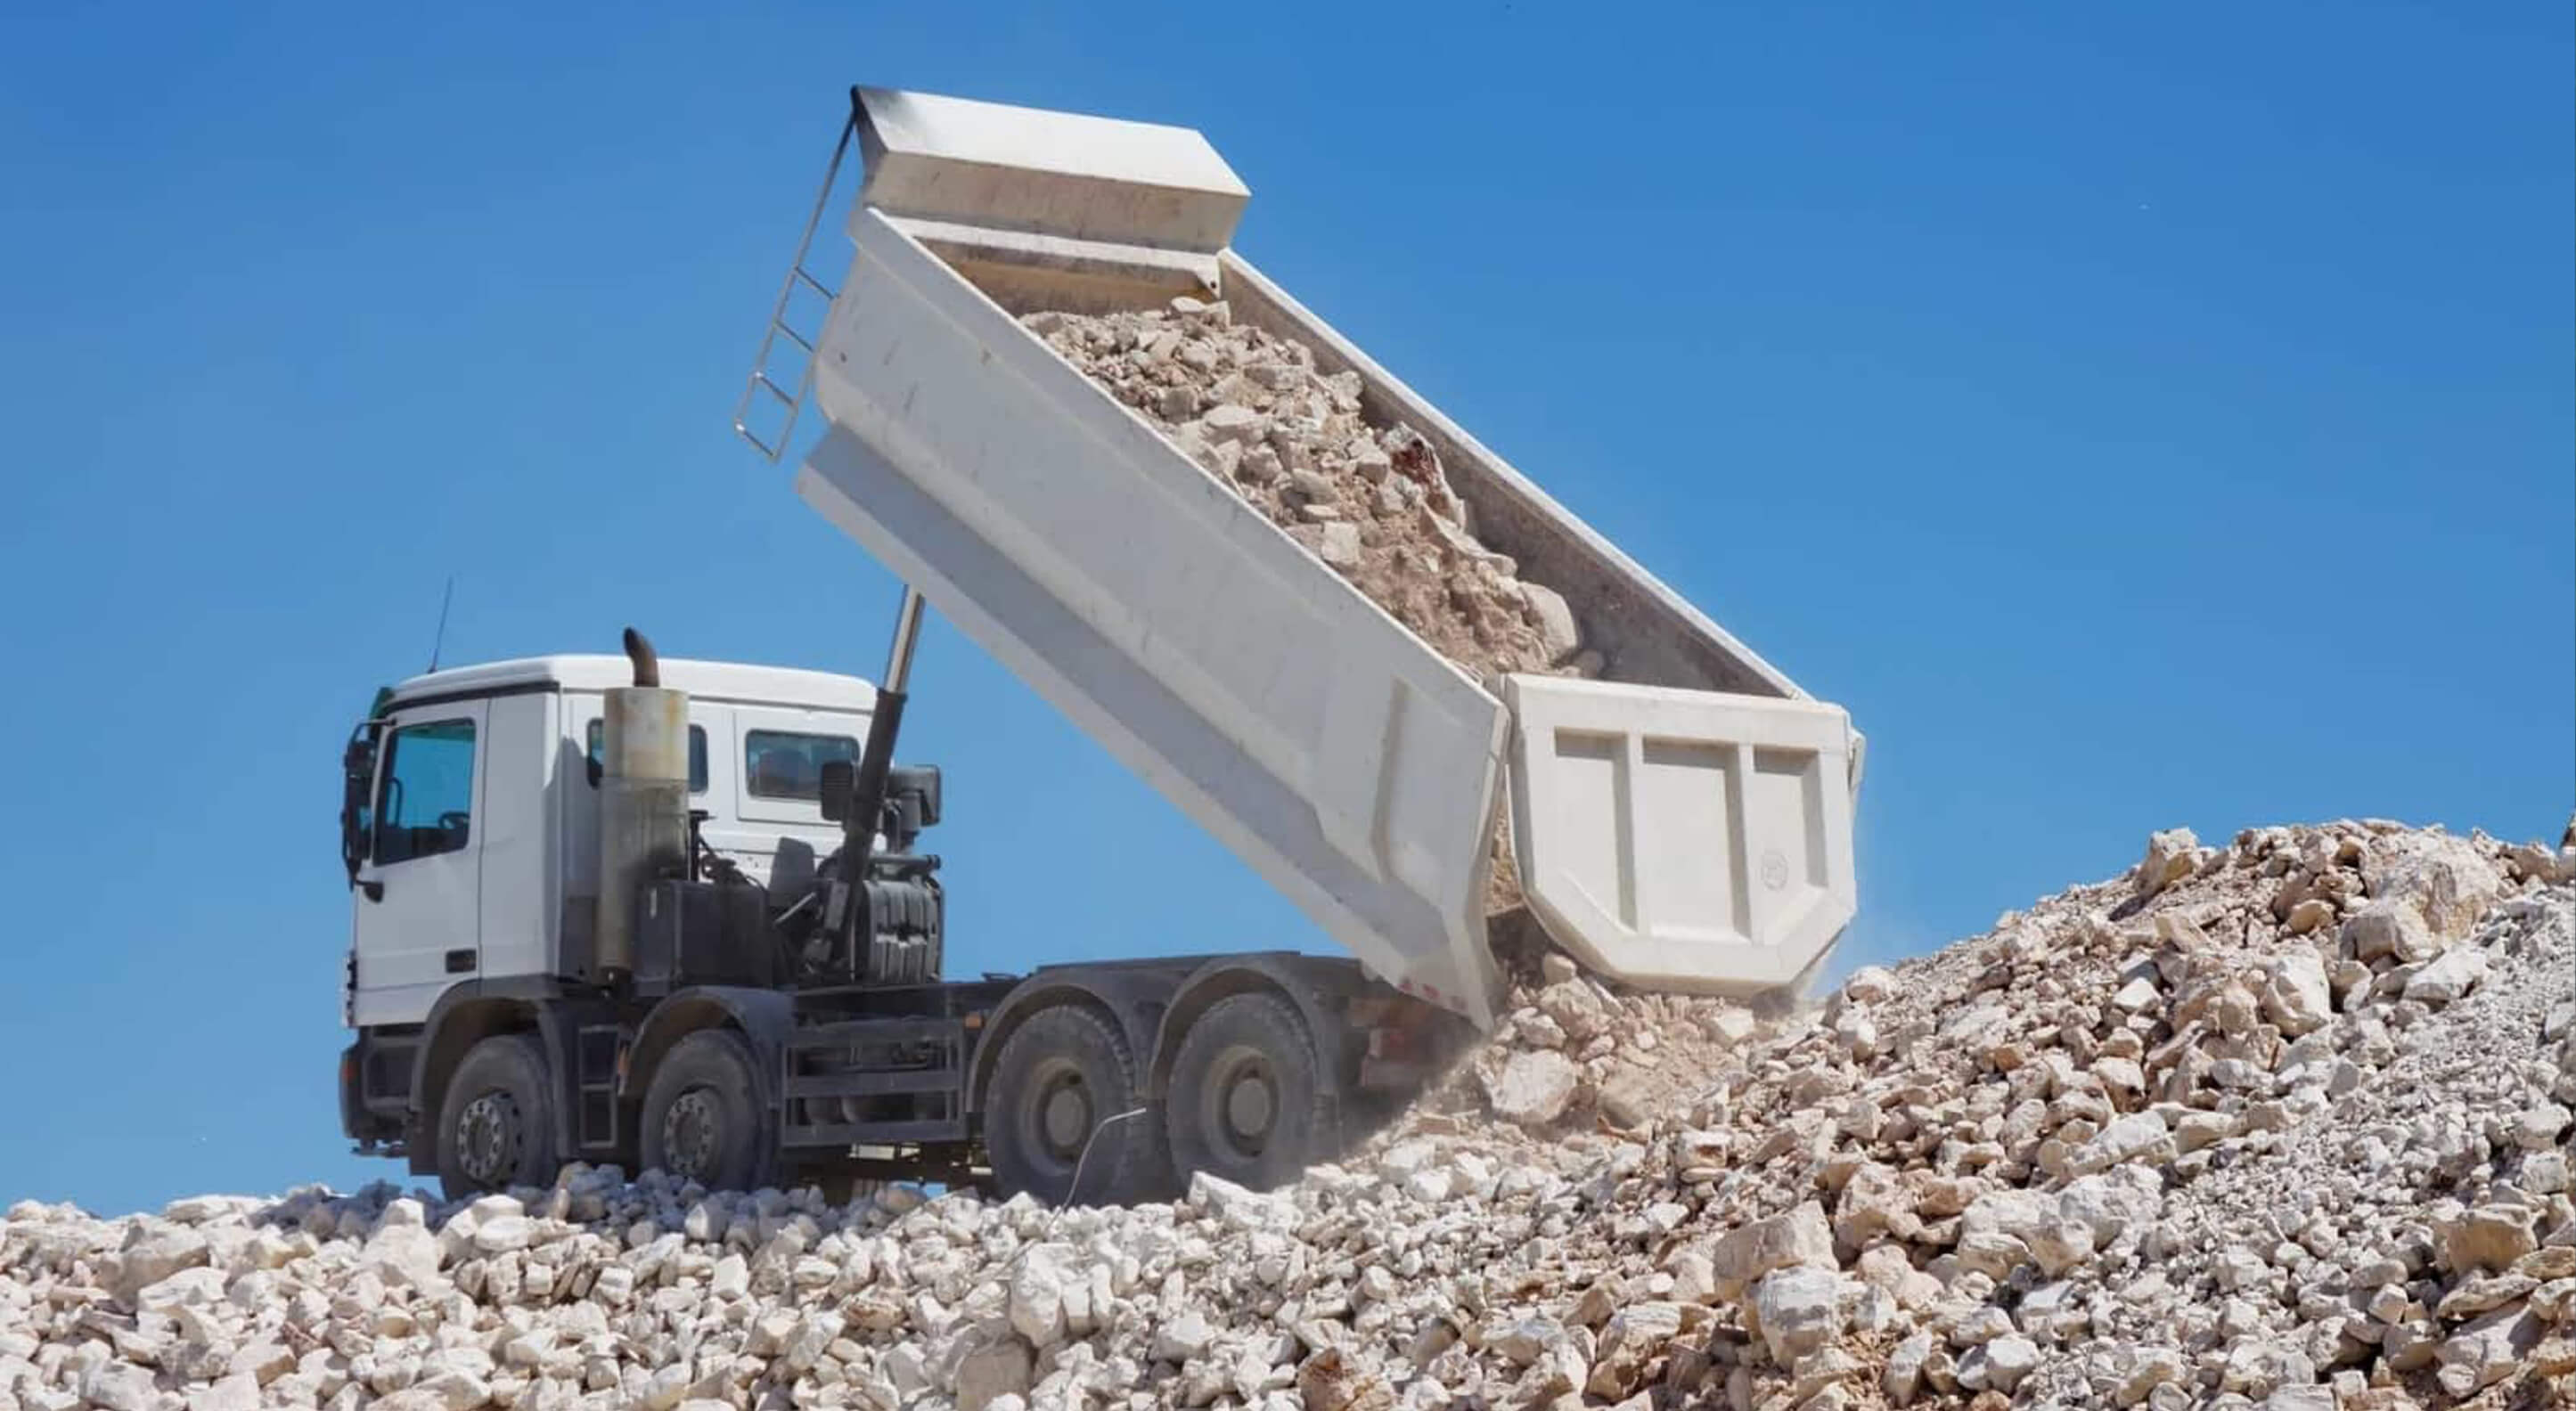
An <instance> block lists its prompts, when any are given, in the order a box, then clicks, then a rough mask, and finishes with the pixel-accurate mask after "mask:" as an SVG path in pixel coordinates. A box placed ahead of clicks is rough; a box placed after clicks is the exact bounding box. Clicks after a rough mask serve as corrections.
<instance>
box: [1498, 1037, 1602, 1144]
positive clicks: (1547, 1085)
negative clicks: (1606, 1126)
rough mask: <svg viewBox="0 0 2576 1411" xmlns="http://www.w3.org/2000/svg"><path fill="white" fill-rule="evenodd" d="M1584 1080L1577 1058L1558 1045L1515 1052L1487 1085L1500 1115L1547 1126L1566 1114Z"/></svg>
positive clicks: (1524, 1123) (1508, 1119)
mask: <svg viewBox="0 0 2576 1411" xmlns="http://www.w3.org/2000/svg"><path fill="white" fill-rule="evenodd" d="M1582 1081H1583V1073H1582V1070H1581V1069H1579V1068H1577V1067H1575V1065H1574V1060H1572V1059H1570V1058H1568V1057H1566V1056H1565V1055H1564V1054H1562V1053H1560V1052H1558V1051H1556V1050H1555V1049H1532V1050H1528V1051H1525V1052H1521V1053H1515V1054H1513V1055H1512V1056H1511V1058H1510V1060H1509V1061H1507V1062H1505V1063H1504V1065H1503V1070H1502V1072H1501V1073H1500V1074H1499V1075H1498V1076H1496V1077H1495V1078H1494V1079H1493V1080H1492V1081H1491V1082H1490V1083H1489V1084H1488V1085H1487V1087H1486V1089H1485V1097H1486V1101H1488V1102H1490V1103H1491V1104H1492V1105H1493V1109H1494V1112H1495V1114H1496V1115H1497V1116H1500V1117H1502V1118H1503V1119H1504V1120H1506V1121H1510V1122H1517V1123H1519V1124H1520V1125H1522V1126H1524V1127H1544V1126H1546V1125H1548V1124H1549V1123H1551V1122H1554V1121H1555V1120H1556V1119H1557V1118H1559V1117H1561V1116H1563V1115H1564V1114H1565V1109H1566V1106H1567V1104H1569V1103H1571V1102H1572V1101H1573V1100H1574V1091H1575V1089H1576V1087H1578V1086H1579V1085H1580V1084H1581V1083H1582Z"/></svg>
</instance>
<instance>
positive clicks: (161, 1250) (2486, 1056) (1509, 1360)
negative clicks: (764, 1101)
mask: <svg viewBox="0 0 2576 1411" xmlns="http://www.w3.org/2000/svg"><path fill="white" fill-rule="evenodd" d="M2571 913H2576V848H2561V849H2548V848H2543V847H2538V846H2527V847H2523V848H2513V849H2508V848H2504V847H2500V846H2498V845H2497V844H2495V843H2493V842H2491V841H2489V840H2487V839H2485V838H2483V837H2471V838H2466V839H2463V838H2456V837H2451V836H2448V835H2446V834H2443V833H2440V832H2438V831H2414V830H2408V829H2403V828H2399V827H2397V826H2396V825H2393V824H2379V823H2337V824H2330V825H2327V826H2324V827H2315V828H2271V829H2262V830H2258V831H2252V832H2248V833H2245V834H2243V835H2241V836H2239V837H2238V838H2236V839H2235V840H2234V841H2233V842H2232V843H2231V844H2230V845H2229V846H2226V847H2223V848H2208V847H2202V846H2200V845H2199V844H2198V842H2197V840H2196V839H2193V838H2192V837H2191V836H2190V835H2189V834H2187V833H2182V832H2176V833H2171V834H2159V835H2157V837H2156V839H2155V840H2154V841H2153V842H2152V843H2151V845H2150V847H2149V849H2148V852H2147V856H2146V859H2145V861H2144V862H2143V863H2141V865H2140V866H2139V867H2138V868H2136V869H2134V870H2133V871H2132V872H2131V874H2129V875H2128V876H2126V877H2124V878H2122V879H2120V880H2117V881H2115V882H2111V883H2105V884H2100V885H2094V886H2083V887H2077V888H2075V889H2073V890H2070V891H2068V892H2066V893H2064V894H2062V895H2059V896H2057V897H2053V898H2050V899H2048V900H2045V901H2042V902H2040V903H2038V904H2036V905H2035V906H2033V907H2032V908H2030V909H2029V910H2028V911H2026V912H2019V913H2012V914H2007V915H2006V916H2004V917H2003V918H2001V919H2000V920H1999V921H1998V923H1997V924H1996V926H1995V927H1994V929H1993V930H1992V931H1991V932H1989V933H1988V934H1986V935H1983V936H1979V937H1976V938H1973V939H1970V940H1967V941H1963V942H1960V943H1959V944H1957V945H1954V946H1952V947H1950V948H1949V949H1947V950H1945V951H1942V952H1940V953H1938V954H1936V955H1932V956H1929V957H1925V958H1923V959H1920V960H1915V961H1909V962H1906V963H1905V964H1903V965H1900V966H1897V967H1895V969H1894V970H1892V971H1890V970H1882V969H1877V968H1871V969H1865V970H1862V971H1860V972H1858V973H1857V974H1855V975H1853V976H1852V977H1851V978H1850V980H1849V981H1848V982H1847V983H1846V984H1844V985H1843V986H1842V987H1841V989H1840V990H1839V991H1837V992H1836V993H1835V994H1834V995H1833V996H1832V998H1831V999H1830V1001H1829V1002H1827V1003H1825V1004H1824V1005H1822V1006H1819V1007H1814V1008H1810V1009H1806V1010H1803V1011H1799V1012H1784V1013H1769V1014H1764V1013H1757V1012H1755V1011H1752V1010H1748V1009H1745V1008H1741V1007H1737V1006H1733V1005H1729V1004H1726V1003H1723V1002H1719V1001H1713V1000H1690V999H1676V998H1672V997H1666V996H1646V995H1633V994H1623V993H1620V992H1618V991H1615V990H1613V989H1611V988H1609V987H1606V986H1604V985H1602V984H1601V983H1599V982H1598V981H1596V980H1594V979H1592V978H1590V977H1587V976H1583V975H1580V974H1577V973H1575V972H1574V970H1573V969H1572V967H1570V966H1568V965H1566V964H1564V963H1563V962H1562V960H1551V961H1550V962H1549V963H1548V964H1547V966H1546V967H1545V969H1544V971H1543V972H1541V973H1537V974H1533V975H1531V976H1530V977H1528V978H1529V983H1528V984H1527V985H1526V987H1525V988H1524V990H1523V992H1522V993H1521V994H1520V995H1519V996H1518V1001H1519V1002H1518V1003H1517V1004H1516V1005H1515V1006H1514V1008H1513V1009H1512V1010H1511V1013H1510V1016H1509V1018H1508V1020H1507V1021H1506V1022H1505V1023H1504V1025H1503V1026H1502V1027H1501V1028H1500V1029H1499V1030H1498V1032H1497V1034H1496V1035H1495V1038H1494V1041H1493V1042H1491V1043H1490V1044H1488V1045H1487V1046H1486V1047H1485V1048H1484V1049H1483V1050H1481V1051H1480V1052H1479V1053H1477V1054H1476V1055H1475V1056H1474V1057H1473V1058H1472V1059H1471V1060H1470V1061H1469V1062H1468V1064H1467V1065H1466V1066H1465V1067H1464V1069H1463V1070H1462V1071H1461V1072H1460V1073H1458V1074H1456V1075H1454V1079H1453V1081H1452V1082H1450V1083H1449V1084H1447V1085H1446V1086H1444V1088H1442V1089H1441V1090H1440V1091H1439V1092H1438V1093H1436V1094H1434V1095H1433V1097H1432V1098H1431V1099H1430V1100H1428V1101H1426V1102H1425V1103H1423V1104H1421V1105H1420V1106H1419V1107H1417V1108H1416V1109H1415V1110H1414V1111H1413V1112H1411V1113H1410V1114H1408V1115H1407V1116H1405V1117H1404V1118H1402V1119H1401V1120H1400V1121H1399V1122H1398V1123H1397V1124H1396V1125H1395V1126H1394V1127H1392V1128H1390V1129H1389V1130H1387V1131H1385V1132H1382V1133H1380V1134H1378V1135H1376V1136H1375V1137H1373V1138H1371V1139H1370V1140H1369V1141H1368V1142H1367V1143H1366V1144H1364V1145H1363V1146H1362V1147H1361V1148H1359V1149H1358V1150H1356V1151H1354V1152H1352V1153H1350V1154H1349V1155H1348V1156H1347V1157H1346V1158H1345V1159H1344V1160H1342V1161H1340V1162H1338V1163H1336V1164H1333V1165H1329V1166H1324V1167H1318V1168H1316V1169H1315V1170H1313V1171H1312V1172H1310V1173H1309V1174H1308V1176H1307V1177H1306V1178H1305V1179H1304V1180H1303V1181H1301V1182H1300V1183H1299V1184H1297V1185H1296V1186H1294V1187H1292V1188H1289V1189H1285V1190H1281V1191H1277V1192H1271V1193H1257V1192H1252V1191H1246V1190H1242V1189H1239V1188H1236V1187H1232V1186H1228V1185H1226V1184H1224V1183H1222V1182H1217V1181H1213V1180H1208V1179H1205V1178H1201V1179H1199V1180H1198V1181H1196V1182H1195V1183H1194V1184H1193V1186H1192V1189H1191V1191H1190V1193H1189V1195H1188V1197H1187V1198H1186V1199H1185V1200H1182V1201H1179V1202H1175V1203H1173V1204H1170V1205H1155V1206H1144V1207H1138V1208H1134V1209H1124V1210H1068V1211H1062V1212H1051V1211H1047V1210H1043V1209H1040V1208H1038V1207H1036V1206H1034V1205H1032V1204H1030V1203H1028V1202H1026V1201H1014V1202H1010V1203H1007V1204H998V1205H997V1204H993V1203H989V1202H986V1201H984V1200H981V1199H979V1198H977V1197H976V1196H974V1195H972V1194H969V1193H956V1194H949V1195H944V1196H941V1197H938V1198H935V1199H933V1198H928V1197H925V1196H923V1195H922V1194H921V1193H919V1192H915V1191H909V1190H896V1191H892V1192H888V1193H886V1194H884V1195H882V1196H879V1197H877V1198H875V1199H873V1200H863V1201H859V1202H856V1203H853V1204H850V1205H846V1206H839V1207H835V1206H832V1205H829V1204H827V1203H825V1201H824V1200H823V1199H822V1198H821V1197H820V1196H819V1195H818V1194H816V1193H814V1192H811V1191H803V1192H792V1193H785V1194H782V1193H779V1192H774V1191H770V1192H760V1193H756V1194H752V1195H723V1194H709V1193H705V1192H701V1191H698V1190H695V1189H692V1188H673V1187H672V1186H671V1185H669V1184H668V1183H666V1182H664V1181H663V1180H661V1178H660V1177H659V1176H658V1175H652V1174H648V1175H647V1176H646V1177H645V1178H644V1179H643V1180H641V1181H640V1182H636V1183H632V1184H630V1183H628V1182H626V1181H625V1180H624V1179H623V1178H622V1177H621V1176H620V1175H619V1174H618V1173H617V1172H615V1171H613V1170H592V1169H587V1168H582V1167H573V1168H569V1169H568V1170H567V1171H566V1172H565V1173H564V1175H563V1177H562V1178H561V1180H560V1182H559V1183H558V1184H557V1185H556V1186H555V1187H554V1188H553V1189H551V1190H545V1191H536V1190H529V1191H522V1192H517V1193H514V1194H512V1195H505V1196H492V1197H487V1198H485V1199H482V1200H478V1201H474V1202H471V1203H468V1204H462V1205H457V1206H454V1207H448V1206H442V1205H439V1204H437V1203H435V1202H431V1201H429V1200H427V1199H426V1198H423V1197H400V1196H397V1195H396V1194H395V1193H394V1191H393V1190H392V1189H391V1188H390V1187H378V1188H374V1189H370V1190H368V1191H365V1192H361V1193H359V1194H357V1195H354V1196H335V1195H331V1194H329V1193H327V1192H323V1191H318V1190H317V1191H305V1192H299V1193H297V1194H294V1195H292V1196H289V1197H287V1198H286V1199H284V1200H280V1201H274V1202H270V1201H259V1200H244V1199H234V1198H223V1197H209V1198H201V1199H193V1200H184V1201H180V1202H178V1203H176V1204H174V1205H172V1206H170V1207H169V1208H168V1209H166V1210H164V1211H163V1212H162V1213H161V1214H160V1215H157V1216H138V1217H128V1218H125V1219H120V1220H99V1219H94V1218H92V1217H90V1216H88V1215H86V1214H83V1213H82V1212H80V1211H78V1210H75V1209H71V1208H69V1207H52V1206H41V1205H34V1204H22V1205H19V1206H17V1207H14V1208H12V1209H11V1210H10V1211H9V1212H8V1213H7V1216H6V1218H5V1220H0V1411H12V1409H13V1408H39V1407H41V1408H47V1411H56V1409H57V1408H70V1407H74V1406H80V1405H97V1406H103V1407H108V1408H111V1409H112V1411H145V1409H146V1408H177V1407H182V1406H184V1407H187V1408H190V1409H191V1411H212V1408H238V1407H250V1406H254V1405H263V1404H264V1405H319V1406H326V1407H332V1408H340V1409H341V1411H348V1409H349V1408H356V1407H360V1406H376V1407H380V1408H385V1411H429V1408H441V1409H442V1411H464V1408H470V1407H477V1406H484V1405H494V1406H509V1407H531V1408H552V1407H574V1406H581V1407H602V1408H605V1407H611V1406H617V1407H625V1406H644V1407H650V1408H657V1411H666V1409H667V1408H673V1407H678V1408H682V1411H714V1408H717V1407H781V1408H783V1407H790V1406H794V1407H822V1406H865V1407H875V1408H893V1407H898V1406H925V1407H932V1408H940V1409H941V1411H945V1408H950V1407H955V1408H958V1411H1031V1408H1054V1407H1066V1408H1071V1407H1085V1408H1093V1409H1094V1411H1107V1409H1108V1408H1128V1407H1133V1408H1137V1411H1142V1408H1146V1407H1160V1406H1219V1407H1224V1406H1236V1407H1258V1408H1261V1411H1289V1408H1294V1407H1298V1406H1304V1407H1308V1408H1313V1411H1363V1409H1365V1411H1393V1408H1398V1407H1403V1408H1415V1407H1422V1408H1428V1407H1445V1406H1453V1405H1469V1406H1475V1405H1485V1406H1494V1407H1504V1408H1515V1409H1516V1408H1522V1407H1546V1408H1551V1411H1554V1408H1565V1411H1572V1408H1576V1407H1582V1406H1610V1407H1616V1408H1619V1411H1655V1409H1656V1408H1662V1409H1663V1411H1669V1409H1670V1408H1677V1407H1683V1406H1692V1407H1698V1406H1729V1407H1737V1408H1747V1411H1755V1409H1757V1408H1758V1411H1792V1409H1793V1408H1795V1409H1796V1411H1833V1408H1851V1407H1876V1406H1883V1405H1937V1406H1973V1407H1980V1408H1985V1407H2001V1406H2007V1405H2017V1404H2018V1405H2044V1406H2123V1407H2126V1406H2146V1407H2151V1408H2159V1411H2163V1409H2164V1408H2177V1407H2195V1406H2231V1407H2242V1406H2261V1407H2266V1408H2274V1411H2292V1409H2293V1408H2310V1407H2314V1408H2321V1409H2322V1408H2329V1407H2342V1408H2380V1409H2381V1411H2396V1409H2397V1408H2405V1407H2410V1406H2437V1405H2466V1406H2481V1407H2491V1408H2502V1407H2509V1406H2524V1405H2545V1404H2550V1403H2549V1401H2548V1400H2547V1398H2549V1397H2551V1396H2553V1395H2559V1394H2561V1393H2563V1392H2564V1390H2565V1388H2567V1386H2568V1385H2569V1379H2570V1378H2571V1377H2576V1194H2571V1180H2570V1171H2569V1151H2568V1149H2569V1145H2570V1142H2571V1139H2576V1113H2571V1110H2570V1109H2571V1107H2576V916H2571Z"/></svg>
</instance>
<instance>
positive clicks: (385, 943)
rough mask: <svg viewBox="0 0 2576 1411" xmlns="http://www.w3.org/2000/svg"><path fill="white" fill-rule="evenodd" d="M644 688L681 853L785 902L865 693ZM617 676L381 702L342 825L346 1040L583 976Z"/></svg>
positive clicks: (782, 676)
mask: <svg viewBox="0 0 2576 1411" xmlns="http://www.w3.org/2000/svg"><path fill="white" fill-rule="evenodd" d="M662 670H663V673H664V675H665V679H667V680H668V681H670V682H671V683H672V685H674V686H676V687H677V688H679V689H681V690H683V691H686V692H687V693H688V700H689V705H688V770H689V780H688V805H689V808H690V810H691V812H692V813H693V814H703V815H704V817H703V818H702V819H701V820H700V821H699V824H698V828H699V836H700V838H701V839H702V840H703V842H704V844H705V845H706V847H707V848H708V849H710V850H711V851H712V852H713V853H714V854H715V855H717V856H720V857H722V858H724V859H726V860H727V861H730V862H731V863H733V864H734V865H735V866H736V867H738V868H739V869H740V870H741V871H742V873H743V874H744V876H746V877H747V878H749V879H750V880H751V881H753V882H756V883H759V884H762V885H763V886H765V887H771V888H772V890H773V891H774V892H778V893H787V892H790V891H792V890H794V889H798V888H801V887H803V886H804V885H805V884H806V883H807V882H808V881H809V880H810V879H811V877H812V875H813V869H814V866H815V863H816V862H817V860H819V859H820V858H822V857H824V856H826V855H828V854H829V853H830V852H831V851H832V849H833V848H834V847H836V846H838V845H839V842H840V836H841V830H840V825H839V824H837V823H834V822H832V821H830V820H828V819H826V818H824V816H823V812H822V802H821V798H822V795H821V787H822V774H823V766H825V765H827V764H830V763H833V762H835V761H851V760H855V759H856V758H857V755H858V750H859V742H860V741H862V740H864V739H866V738H867V731H868V715H869V712H870V710H871V709H872V708H873V707H874V705H875V702H876V691H875V689H874V688H873V687H872V686H870V685H869V684H868V683H867V682H865V681H862V680H859V679H858V678H856V677H850V676H838V675H832V674H829V673H825V672H819V671H798V670H789V669H785V668H779V667H765V666H747V665H740V664H736V663H730V662H703V661H666V662H663V663H662ZM627 672H628V665H627V661H626V659H625V658H624V657H619V656H604V655H565V656H546V657H531V658H525V659H521V660H516V661H501V662H493V663H490V664H486V665H479V666H468V667H460V668H456V669H453V670H448V671H437V672H431V673H429V674H427V675H422V676H415V677H413V678H411V679H410V680H407V681H404V682H402V683H401V684H399V685H397V686H394V687H392V688H390V689H389V690H387V691H385V692H384V693H382V696H381V698H380V701H379V703H378V705H377V707H376V708H375V709H374V710H373V711H372V712H370V716H369V719H368V720H367V721H366V722H364V723H363V724H361V725H360V726H359V727H358V730H357V732H356V735H355V737H354V738H353V740H352V743H351V750H350V757H349V761H348V764H349V769H348V778H347V783H346V788H347V794H346V797H345V799H344V804H343V809H342V815H341V827H342V852H343V857H344V861H345V862H346V863H347V865H348V867H349V870H350V878H351V880H352V882H353V883H354V886H353V887H352V889H351V892H350V897H351V902H350V905H351V920H350V947H349V966H348V985H347V999H348V1005H347V1018H348V1020H349V1022H350V1023H351V1024H352V1025H353V1026H355V1027H361V1028H365V1027H373V1026H379V1025H406V1024H418V1023H420V1022H421V1021H423V1020H424V1019H426V1018H427V1017H428V1015H429V1012H430V1009H431V1007H432V1006H433V1005H434V1004H436V1003H437V1001H438V999H439V997H440V996H441V995H442V994H443V993H445V992H446V991H447V990H448V989H450V988H451V987H453V986H454V985H456V984H457V983H458V982H459V981H461V980H473V979H480V980H512V979H521V978H534V977H551V978H556V979H562V980H586V979H590V978H592V977H593V976H594V973H595V970H596V965H595V959H594V947H593V945H592V937H591V934H590V932H591V919H592V917H593V916H594V914H595V911H596V904H597V898H598V895H599V841H598V835H599V792H600V783H601V781H600V774H599V762H600V753H601V748H602V733H603V721H602V714H603V706H602V702H603V699H604V695H605V693H606V692H607V691H608V690H609V689H611V688H613V687H616V686H619V685H622V684H624V682H625V681H626V679H627ZM773 884H774V886H773Z"/></svg>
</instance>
